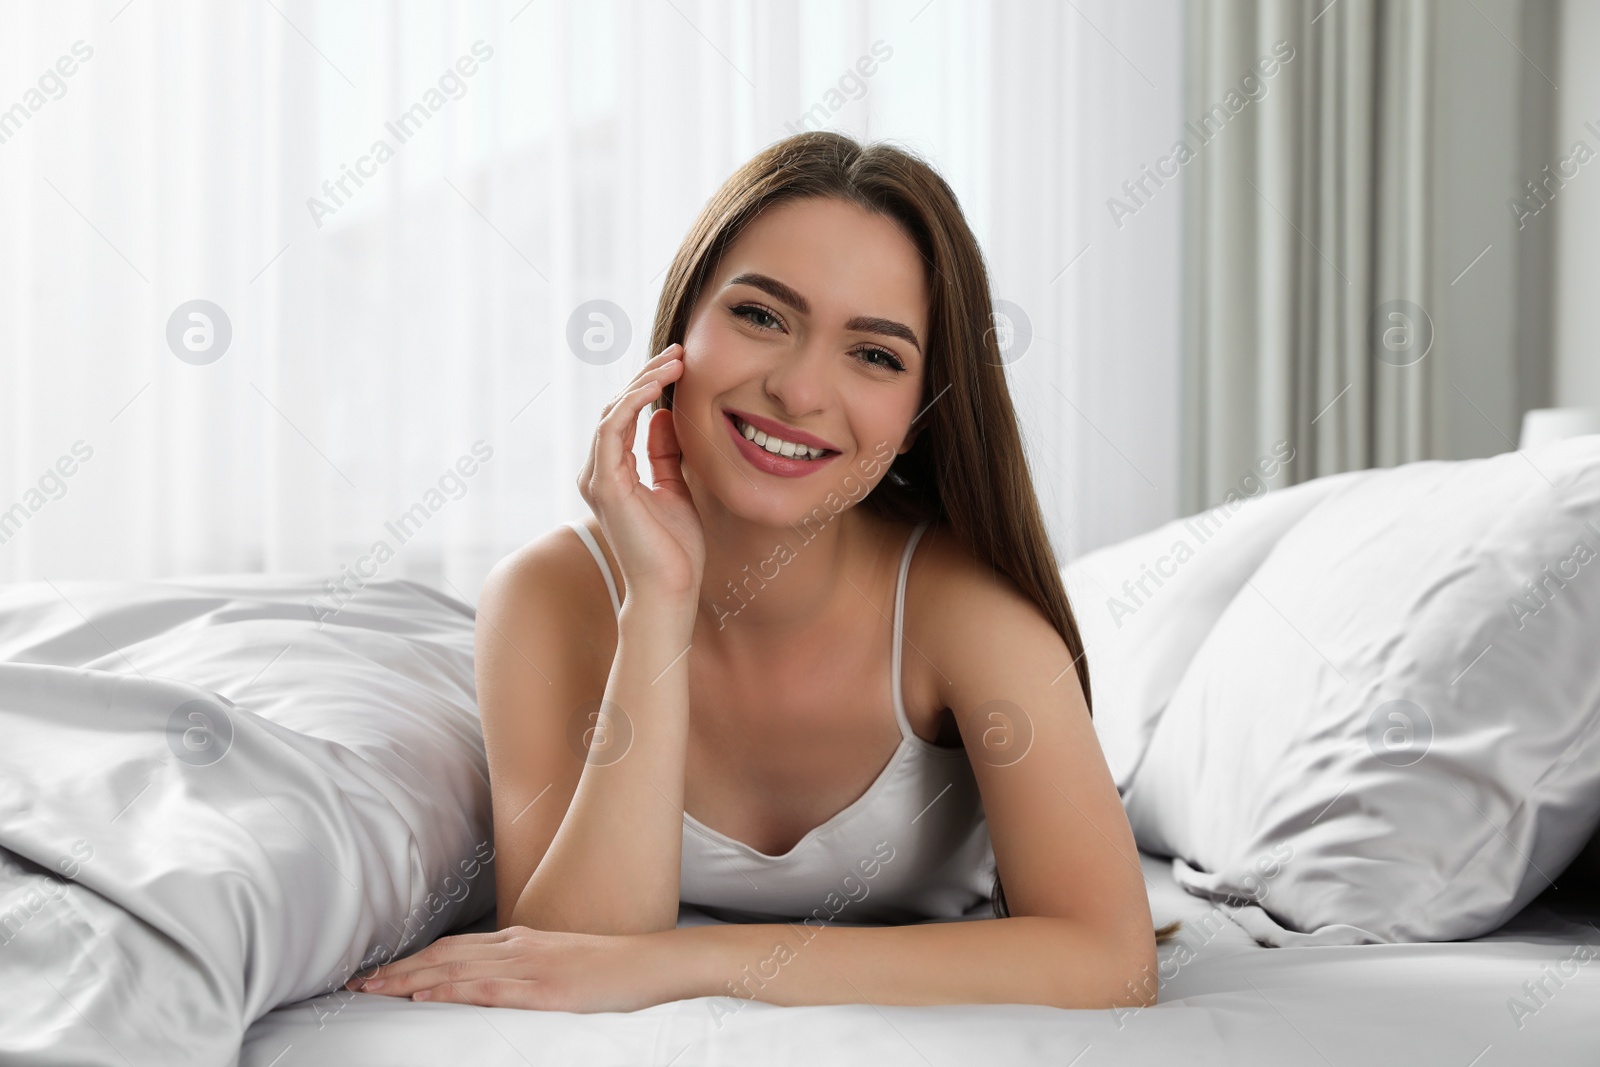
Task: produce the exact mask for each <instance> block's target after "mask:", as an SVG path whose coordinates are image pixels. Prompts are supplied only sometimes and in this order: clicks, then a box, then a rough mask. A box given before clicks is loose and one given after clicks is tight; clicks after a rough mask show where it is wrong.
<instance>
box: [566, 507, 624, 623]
mask: <svg viewBox="0 0 1600 1067" xmlns="http://www.w3.org/2000/svg"><path fill="white" fill-rule="evenodd" d="M565 525H567V526H570V527H571V528H572V530H573V532H574V533H576V534H577V535H578V536H579V537H581V538H583V543H584V544H585V545H586V546H587V547H588V549H589V554H590V555H591V556H593V557H594V561H595V562H596V563H598V564H599V565H600V576H601V577H603V578H604V579H605V580H606V592H608V593H610V594H611V610H612V611H613V612H615V613H616V614H617V615H621V614H622V601H621V599H619V598H618V596H617V583H616V579H614V578H612V577H611V567H610V565H609V564H607V563H606V556H605V553H604V552H602V551H600V544H599V542H597V541H596V540H595V539H594V534H592V533H590V532H589V528H588V527H587V526H585V525H584V524H583V521H582V520H581V519H573V520H572V521H571V522H568V523H566V524H565Z"/></svg>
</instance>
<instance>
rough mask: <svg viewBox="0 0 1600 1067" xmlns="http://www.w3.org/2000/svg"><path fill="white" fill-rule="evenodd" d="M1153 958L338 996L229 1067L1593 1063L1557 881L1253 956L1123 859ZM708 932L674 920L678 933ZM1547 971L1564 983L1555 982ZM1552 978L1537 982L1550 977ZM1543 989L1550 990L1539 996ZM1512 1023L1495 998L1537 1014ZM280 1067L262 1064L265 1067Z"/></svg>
mask: <svg viewBox="0 0 1600 1067" xmlns="http://www.w3.org/2000/svg"><path fill="white" fill-rule="evenodd" d="M1142 859H1143V865H1144V869H1145V878H1146V881H1147V883H1148V886H1149V893H1150V905H1151V911H1152V913H1153V915H1154V917H1155V920H1156V922H1158V923H1161V922H1165V921H1167V920H1169V919H1173V918H1182V919H1184V920H1186V926H1187V927H1188V929H1187V930H1186V931H1185V932H1183V933H1181V934H1180V936H1179V937H1178V938H1177V939H1175V940H1174V941H1171V942H1168V943H1167V944H1165V945H1163V946H1161V950H1160V959H1161V977H1160V985H1161V997H1160V1002H1159V1003H1158V1004H1157V1005H1156V1006H1155V1007H1153V1008H1144V1009H1140V1010H1137V1011H1130V1012H1126V1013H1116V1012H1108V1011H1107V1012H1101V1011H1060V1010H1057V1009H1054V1008H1041V1007H1033V1006H1027V1005H999V1006H986V1005H971V1006H960V1007H921V1008H906V1007H892V1006H870V1005H850V1006H830V1007H815V1008H776V1007H773V1006H771V1005H767V1004H763V1003H760V1002H752V1003H748V1004H744V1005H743V1006H742V1007H739V1008H738V1010H737V1011H734V1012H731V1013H730V1012H729V1010H728V1009H729V1003H728V1001H727V998H702V999H697V1000H687V1001H679V1002H676V1003H672V1004H662V1005H658V1006H656V1007H654V1008H649V1009H646V1010H644V1011H639V1012H634V1013H631V1014H626V1015H618V1014H600V1015H566V1014H544V1013H536V1012H523V1011H517V1010H513V1009H505V1008H473V1007H467V1006H463V1005H457V1004H418V1003H414V1002H411V1001H404V1000H397V999H395V998H392V997H379V996H372V995H368V994H345V997H344V1001H343V1002H341V1000H340V998H339V997H337V996H334V997H327V998H323V999H322V1000H321V1001H312V1002H308V1003H304V1004H297V1005H290V1006H286V1007H283V1008H279V1009H277V1010H275V1011H273V1012H271V1013H269V1014H268V1015H267V1016H266V1017H264V1018H262V1019H261V1020H259V1021H258V1022H256V1023H255V1025H253V1026H252V1027H251V1028H250V1030H249V1032H248V1033H247V1034H246V1035H245V1041H244V1051H243V1055H242V1057H241V1059H240V1063H241V1064H244V1065H248V1067H268V1065H269V1064H277V1065H278V1067H289V1065H291V1064H300V1065H306V1067H322V1065H327V1067H332V1065H334V1064H341V1065H343V1064H366V1063H370V1064H385V1065H393V1067H406V1065H410V1064H416V1065H419V1067H420V1065H423V1064H429V1065H432V1064H439V1063H450V1062H461V1061H462V1060H464V1059H465V1058H466V1057H465V1056H464V1055H463V1053H464V1051H465V1050H469V1049H470V1050H471V1052H470V1056H471V1062H472V1063H473V1064H475V1065H476V1067H526V1065H528V1064H547V1063H548V1064H555V1063H583V1064H595V1065H606V1064H617V1065H623V1064H628V1065H634V1067H646V1065H656V1067H667V1065H668V1064H671V1065H675V1067H687V1065H690V1064H708V1063H728V1064H743V1063H762V1064H765V1063H771V1064H797V1065H798V1064H808V1065H809V1064H815V1063H840V1064H855V1063H859V1064H871V1065H874V1067H884V1065H889V1064H906V1065H913V1064H915V1065H917V1067H926V1065H928V1064H939V1065H942V1064H949V1065H952V1067H955V1065H958V1064H972V1063H1016V1064H1035V1063H1037V1064H1054V1065H1058V1067H1059V1065H1066V1064H1074V1065H1077V1067H1090V1065H1092V1064H1171V1063H1186V1064H1218V1065H1228V1067H1238V1065H1241V1064H1284V1063H1331V1064H1373V1063H1406V1064H1441V1065H1452V1067H1467V1065H1468V1064H1472V1065H1474V1067H1490V1065H1493V1064H1521V1063H1543V1064H1568V1063H1570V1064H1582V1063H1594V1062H1595V1061H1596V1057H1597V1056H1600V966H1596V965H1595V964H1589V965H1587V966H1577V967H1574V964H1573V961H1574V953H1575V951H1576V950H1578V949H1579V947H1580V946H1584V945H1587V946H1590V947H1591V948H1593V947H1595V946H1600V930H1597V929H1596V928H1595V924H1596V923H1600V900H1596V899H1594V898H1593V897H1585V896H1582V895H1580V893H1581V890H1579V889H1577V888H1575V887H1572V886H1567V885H1563V886H1562V887H1561V890H1560V891H1556V890H1552V891H1550V893H1549V896H1548V897H1541V898H1540V899H1539V900H1537V901H1535V902H1534V903H1533V904H1531V905H1529V906H1528V907H1527V908H1526V909H1524V911H1523V912H1522V913H1520V914H1519V915H1518V916H1517V917H1516V918H1515V919H1513V920H1512V921H1511V922H1510V923H1507V924H1506V926H1505V927H1503V928H1502V929H1500V930H1498V931H1496V932H1494V933H1493V934H1489V935H1486V936H1484V937H1482V938H1478V939H1475V940H1472V941H1463V942H1447V943H1433V944H1411V945H1357V946H1311V947H1302V948H1267V947H1264V946H1261V945H1259V944H1257V943H1256V942H1255V941H1254V940H1253V939H1252V938H1251V937H1250V936H1249V935H1248V934H1246V933H1245V931H1244V930H1243V929H1242V928H1241V927H1240V926H1239V925H1237V924H1236V923H1235V922H1233V921H1232V920H1231V919H1230V918H1228V917H1227V915H1226V913H1225V912H1224V911H1222V910H1219V909H1217V908H1215V907H1211V906H1208V905H1207V903H1206V902H1205V901H1202V900H1199V899H1197V898H1196V897H1193V896H1191V895H1189V894H1188V893H1186V892H1184V891H1183V890H1182V889H1180V888H1179V887H1178V886H1177V884H1176V883H1175V882H1174V881H1173V879H1172V874H1171V864H1170V863H1168V862H1166V861H1164V860H1161V859H1157V858H1155V857H1152V856H1148V855H1146V856H1143V857H1142ZM697 921H707V922H714V921H715V920H712V919H709V918H705V917H701V916H695V915H692V914H689V913H688V911H687V909H686V910H685V913H684V914H683V915H682V916H681V917H680V923H683V922H697ZM1563 968H1565V969H1566V970H1570V971H1574V972H1575V973H1574V974H1573V975H1571V976H1569V977H1566V978H1561V977H1560V975H1561V974H1562V972H1563ZM1552 974H1554V975H1556V976H1557V978H1556V979H1552V978H1551V977H1550V975H1552ZM1558 981H1559V982H1560V983H1562V984H1561V985H1560V986H1558V985H1557V984H1556V983H1557V982H1558ZM1525 983H1532V984H1534V985H1536V986H1537V985H1538V984H1539V983H1543V984H1544V986H1545V987H1546V988H1547V989H1549V990H1550V994H1551V995H1550V996H1549V997H1548V998H1546V1000H1545V1002H1544V1005H1543V1006H1542V1007H1538V1008H1537V1014H1536V1015H1533V1016H1526V1017H1524V1018H1522V1019H1521V1020H1520V1021H1521V1023H1522V1025H1520V1026H1519V1025H1518V1023H1519V1018H1518V1017H1517V1016H1516V1015H1514V1014H1513V1013H1512V1011H1511V1010H1510V1009H1509V1008H1508V1002H1510V1001H1511V1000H1512V998H1519V999H1521V1000H1524V1001H1527V1002H1528V1003H1530V1004H1537V1003H1538V1002H1536V1001H1533V1000H1532V999H1530V998H1529V995H1528V993H1527V992H1526V990H1525V989H1524V985H1525ZM280 1057H281V1058H280Z"/></svg>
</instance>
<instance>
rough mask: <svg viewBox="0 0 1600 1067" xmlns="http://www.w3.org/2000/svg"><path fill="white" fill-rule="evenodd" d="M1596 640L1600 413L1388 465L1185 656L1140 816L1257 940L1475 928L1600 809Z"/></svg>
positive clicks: (1150, 763) (1535, 886)
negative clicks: (1499, 447)
mask: <svg viewBox="0 0 1600 1067" xmlns="http://www.w3.org/2000/svg"><path fill="white" fill-rule="evenodd" d="M1535 583H1539V585H1540V586H1541V587H1542V588H1543V589H1544V593H1543V595H1542V596H1538V597H1536V596H1535V595H1534V593H1535V590H1536V585H1535ZM1597 649H1600V435H1590V436H1586V437H1576V438H1570V439H1567V440H1564V441H1559V442H1556V443H1554V444H1551V445H1548V446H1546V447H1545V448H1542V449H1540V450H1538V451H1537V452H1532V453H1517V452H1510V453H1505V454H1503V455H1499V456H1495V457H1492V458H1489V459H1481V460H1468V461H1459V462H1442V461H1428V462H1421V463H1411V464H1407V465H1404V466H1400V467H1395V468H1390V469H1387V470H1382V471H1378V472H1374V473H1373V475H1372V476H1371V477H1368V478H1365V479H1363V480H1361V481H1360V482H1358V483H1356V484H1355V485H1353V486H1352V487H1351V488H1350V489H1349V490H1348V491H1346V492H1344V493H1341V494H1339V495H1338V496H1335V497H1332V498H1330V499H1328V500H1326V501H1325V502H1324V504H1323V506H1321V507H1319V508H1317V509H1316V510H1315V511H1312V512H1310V513H1309V514H1308V515H1306V517H1305V518H1304V519H1302V520H1301V521H1300V522H1299V523H1298V524H1297V525H1296V526H1295V527H1294V528H1293V529H1291V530H1290V531H1289V532H1288V533H1287V534H1285V535H1284V537H1283V539H1282V540H1281V541H1279V543H1278V545H1277V547H1276V548H1275V549H1274V550H1273V551H1272V553H1271V554H1270V555H1269V556H1268V557H1267V559H1266V560H1265V562H1264V563H1263V564H1262V565H1261V568H1260V569H1259V570H1258V571H1257V572H1256V573H1255V575H1253V576H1252V577H1251V578H1250V579H1249V580H1248V581H1247V582H1246V583H1245V586H1244V588H1243V590H1242V591H1241V592H1240V593H1239V595H1238V596H1237V597H1236V598H1235V599H1234V601H1233V602H1232V603H1231V604H1229V605H1228V608H1227V610H1226V611H1224V612H1223V614H1222V617H1221V618H1220V619H1219V620H1218V621H1217V624H1216V627H1215V628H1214V629H1213V630H1212V632H1211V634H1210V636H1209V637H1208V638H1207V639H1206V641H1205V643H1204V644H1203V645H1202V647H1201V648H1200V650H1199V652H1197V653H1196V654H1195V656H1194V659H1193V661H1192V662H1191V663H1190V665H1189V669H1188V671H1187V673H1185V675H1184V677H1183V680H1182V681H1181V682H1180V683H1179V685H1178V688H1177V690H1176V691H1175V692H1174V693H1173V696H1172V700H1171V702H1170V704H1169V706H1168V708H1167V711H1166V713H1165V715H1163V716H1162V718H1161V721H1160V723H1159V725H1158V726H1157V728H1156V730H1155V732H1154V734H1153V736H1152V737H1151V739H1150V745H1149V749H1148V751H1147V753H1146V755H1145V758H1144V761H1143V763H1142V764H1141V765H1140V767H1139V768H1138V772H1137V773H1136V774H1135V776H1134V779H1133V782H1132V783H1131V785H1130V787H1129V789H1128V791H1127V793H1126V795H1125V797H1124V801H1125V803H1126V805H1127V809H1128V814H1129V818H1130V821H1131V822H1132V824H1133V829H1134V834H1135V836H1136V837H1137V838H1138V841H1139V844H1140V846H1141V847H1142V848H1144V849H1145V850H1147V851H1150V852H1152V853H1155V854H1157V855H1166V856H1174V857H1176V859H1175V860H1174V875H1175V877H1176V878H1177V880H1178V882H1179V883H1180V884H1182V885H1183V886H1184V887H1185V888H1186V889H1188V890H1189V891H1190V892H1192V893H1197V894H1201V895H1205V896H1210V897H1212V898H1213V899H1218V900H1222V901H1224V902H1226V901H1228V900H1229V899H1230V898H1232V900H1233V903H1235V904H1237V905H1242V906H1240V907H1238V908H1237V910H1236V911H1235V917H1236V918H1237V919H1238V920H1239V922H1240V923H1241V924H1243V925H1244V926H1245V928H1246V929H1247V930H1249V931H1250V932H1251V934H1252V935H1254V936H1255V937H1256V939H1257V940H1258V941H1261V942H1263V943H1266V944H1273V945H1294V944H1321V943H1327V944H1359V943H1367V942H1397V941H1437V940H1452V939H1458V938H1470V937H1476V936H1479V935H1481V934H1484V933H1487V932H1489V931H1491V930H1493V929H1495V928H1496V927H1498V926H1499V925H1501V924H1502V923H1504V922H1505V921H1506V919H1508V918H1509V917H1510V916H1511V915H1513V914H1514V913H1515V912H1517V911H1518V910H1520V909H1521V908H1522V907H1523V906H1524V905H1526V904H1527V903H1528V902H1529V901H1530V900H1531V899H1532V898H1533V897H1534V896H1536V895H1537V894H1538V893H1539V892H1540V891H1541V890H1543V889H1545V888H1546V887H1547V886H1548V885H1549V884H1550V880H1551V879H1554V878H1555V877H1556V876H1557V875H1559V874H1560V873H1561V871H1562V869H1563V868H1564V867H1565V866H1566V865H1567V864H1568V863H1569V862H1571V860H1572V858H1573V857H1574V856H1575V855H1576V854H1577V852H1578V850H1579V849H1580V848H1581V847H1582V846H1583V844H1584V842H1585V841H1586V840H1588V838H1589V837H1590V835H1591V834H1592V833H1593V832H1594V830H1595V826H1596V823H1597V822H1600V728H1597V720H1600V656H1597V655H1596V651H1597Z"/></svg>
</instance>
